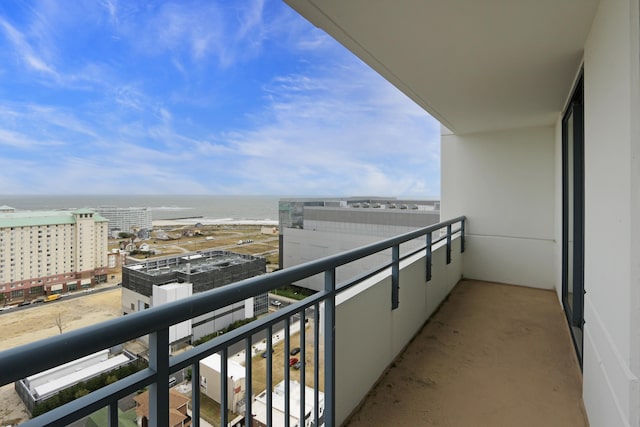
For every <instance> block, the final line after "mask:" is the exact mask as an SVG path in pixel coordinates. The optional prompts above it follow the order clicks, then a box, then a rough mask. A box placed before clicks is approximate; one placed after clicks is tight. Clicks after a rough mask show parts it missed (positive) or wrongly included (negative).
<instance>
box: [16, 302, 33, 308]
mask: <svg viewBox="0 0 640 427" xmlns="http://www.w3.org/2000/svg"><path fill="white" fill-rule="evenodd" d="M25 305H31V301H22V302H21V303H20V304H18V307H24V306H25Z"/></svg>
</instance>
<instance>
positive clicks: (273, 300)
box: [271, 299, 282, 307]
mask: <svg viewBox="0 0 640 427" xmlns="http://www.w3.org/2000/svg"><path fill="white" fill-rule="evenodd" d="M271 305H275V306H276V307H280V306H281V305H282V303H281V302H280V301H278V300H277V299H272V300H271Z"/></svg>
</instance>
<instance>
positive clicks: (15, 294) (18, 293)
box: [11, 289, 24, 298]
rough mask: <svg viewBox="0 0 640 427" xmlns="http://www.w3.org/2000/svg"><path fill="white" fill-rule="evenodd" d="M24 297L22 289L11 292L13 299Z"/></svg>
mask: <svg viewBox="0 0 640 427" xmlns="http://www.w3.org/2000/svg"><path fill="white" fill-rule="evenodd" d="M23 296H24V291H23V290H22V289H18V290H15V291H11V298H21V297H23Z"/></svg>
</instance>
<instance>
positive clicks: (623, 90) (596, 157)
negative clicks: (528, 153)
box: [583, 0, 640, 426]
mask: <svg viewBox="0 0 640 427" xmlns="http://www.w3.org/2000/svg"><path fill="white" fill-rule="evenodd" d="M638 22H639V13H638V0H618V1H615V0H603V1H602V2H601V3H600V5H599V8H598V13H597V15H596V17H595V19H594V22H593V25H592V28H591V31H590V34H589V37H588V39H587V43H586V45H585V59H584V70H585V71H584V75H585V80H584V81H585V291H586V294H585V310H584V317H585V336H584V392H583V393H584V402H585V407H586V409H587V413H588V415H589V421H590V423H591V426H609V425H640V392H639V389H640V385H639V383H638V374H639V373H640V372H639V364H640V360H639V358H640V352H639V346H640V335H639V334H640V307H639V305H640V298H639V294H640V290H639V288H640V265H639V264H640V232H639V230H638V226H637V225H636V224H637V223H638V219H639V218H640V206H639V203H638V199H639V197H640V196H639V194H638V193H639V192H640V164H639V162H640V159H639V157H638V155H639V154H640V147H639V145H640V141H639V135H638V120H640V117H639V116H638V111H639V106H638V100H639V95H638V72H639V67H638V56H639V53H640V51H639V49H638Z"/></svg>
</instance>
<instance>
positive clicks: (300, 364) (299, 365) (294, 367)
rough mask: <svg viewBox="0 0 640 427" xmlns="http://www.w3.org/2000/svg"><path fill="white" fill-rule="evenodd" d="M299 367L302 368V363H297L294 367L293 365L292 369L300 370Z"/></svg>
mask: <svg viewBox="0 0 640 427" xmlns="http://www.w3.org/2000/svg"><path fill="white" fill-rule="evenodd" d="M301 366H302V362H298V363H296V364H295V365H293V369H300V367H301Z"/></svg>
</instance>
